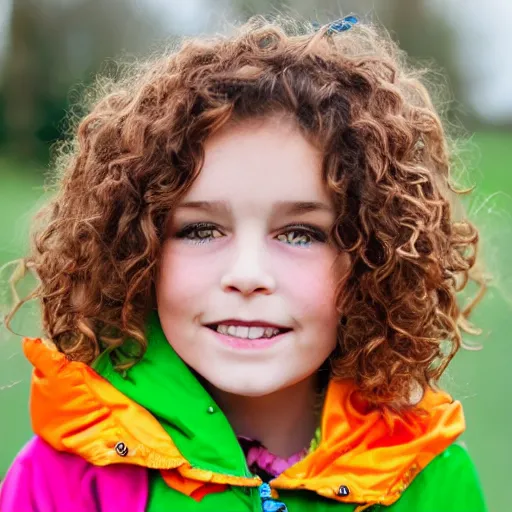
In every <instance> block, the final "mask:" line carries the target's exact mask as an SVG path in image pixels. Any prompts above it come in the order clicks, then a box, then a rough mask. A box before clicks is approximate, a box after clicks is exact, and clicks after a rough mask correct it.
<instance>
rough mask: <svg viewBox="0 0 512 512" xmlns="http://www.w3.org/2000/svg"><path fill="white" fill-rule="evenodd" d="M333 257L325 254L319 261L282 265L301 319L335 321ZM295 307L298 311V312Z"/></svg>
mask: <svg viewBox="0 0 512 512" xmlns="http://www.w3.org/2000/svg"><path fill="white" fill-rule="evenodd" d="M334 259H335V257H334V254H332V253H331V252H330V251H325V252H322V253H321V254H319V255H318V257H317V258H311V259H307V260H306V259H304V260H301V261H299V262H297V264H293V265H292V264H288V265H286V266H283V269H282V278H283V284H285V286H286V288H287V289H288V294H289V296H290V297H291V298H292V300H293V301H294V306H295V307H294V310H295V311H297V313H298V314H300V316H301V317H302V318H308V319H315V320H317V321H318V322H319V323H324V322H326V321H328V322H329V324H331V323H332V322H335V321H337V319H336V318H335V317H336V315H337V313H336V308H335V290H336V282H335V274H334V268H333V264H334ZM295 308H296V309H295Z"/></svg>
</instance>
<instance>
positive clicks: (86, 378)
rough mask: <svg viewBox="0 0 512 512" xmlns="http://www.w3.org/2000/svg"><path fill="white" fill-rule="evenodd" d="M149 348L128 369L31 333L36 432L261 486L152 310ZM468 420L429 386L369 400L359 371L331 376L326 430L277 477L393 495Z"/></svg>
mask: <svg viewBox="0 0 512 512" xmlns="http://www.w3.org/2000/svg"><path fill="white" fill-rule="evenodd" d="M147 337H148V349H147V351H146V353H145V355H144V357H143V359H142V360H141V361H140V362H139V363H137V364H136V365H135V366H134V367H133V368H131V369H130V370H129V371H127V373H126V375H125V376H121V375H120V374H119V373H117V372H116V371H114V369H113V367H112V364H111V362H110V359H109V358H108V356H106V355H104V356H102V357H100V359H99V360H98V361H97V362H96V363H95V364H94V369H93V368H91V367H89V366H87V365H85V364H83V363H79V362H72V361H69V360H68V359H67V358H66V357H65V356H64V355H63V354H61V353H59V352H58V351H56V350H55V348H52V347H49V346H48V344H47V343H45V342H43V341H42V340H40V339H28V338H27V339H25V340H24V351H25V354H26V356H27V357H28V359H29V360H30V361H31V363H32V364H33V365H34V367H35V369H34V373H33V381H32V396H31V415H32V423H33V428H34V431H35V433H36V434H38V435H39V436H40V437H42V438H43V439H44V440H45V441H47V442H48V443H49V444H51V445H52V446H53V447H54V448H55V449H57V450H60V451H66V452H72V453H76V454H78V455H79V456H81V457H82V458H84V459H85V460H87V461H88V462H90V463H91V464H95V465H109V464H116V463H128V464H136V465H140V466H144V467H148V468H153V469H159V470H161V471H162V475H163V476H164V479H165V480H166V482H167V483H168V484H169V485H170V486H172V487H174V488H176V489H178V490H180V491H182V492H185V493H187V494H190V495H193V493H198V494H201V493H202V492H203V493H204V492H205V488H208V489H209V490H208V491H207V492H210V491H212V490H213V491H215V490H216V487H215V486H217V490H220V489H221V488H222V486H225V485H244V486H257V485H260V484H261V480H260V479H259V478H257V477H253V476H252V475H251V474H250V473H249V471H248V469H247V465H246V462H245V457H244V455H243V452H242V450H241V448H240V446H239V444H238V441H237V439H236V436H235V434H234V432H233V430H232V429H231V427H230V425H229V422H228V421H227V419H226V417H225V416H224V414H223V413H222V411H221V410H220V409H219V408H218V407H217V405H216V404H215V402H214V401H213V399H212V398H211V397H210V395H209V394H208V392H207V391H206V390H205V388H204V387H203V386H202V385H201V383H200V382H199V380H198V379H197V378H196V377H195V375H194V374H193V372H191V371H190V369H189V368H188V367H187V365H186V364H185V363H184V362H183V361H182V360H181V359H180V358H179V356H178V355H177V354H176V353H175V352H174V350H173V349H172V348H171V346H170V345H169V343H168V342H167V340H166V338H165V336H164V334H163V331H162V329H161V327H160V323H159V321H158V317H157V316H156V315H153V316H152V317H151V319H150V321H149V323H148V330H147ZM463 430H464V417H463V413H462V407H461V404H460V403H459V402H456V401H453V400H452V399H451V397H450V396H449V395H448V394H446V393H443V392H434V391H433V390H428V391H427V393H426V394H425V396H424V397H423V400H422V401H421V402H420V404H419V407H418V409H417V410H413V411H407V412H405V413H403V414H401V415H399V414H398V413H395V412H393V411H391V410H388V409H370V408H368V407H367V406H366V405H365V403H364V402H363V401H362V400H361V399H360V397H359V394H358V391H357V389H356V387H355V385H354V383H353V382H351V381H349V380H336V381H332V382H331V383H330V384H329V387H328V390H327V395H326V399H325V404H324V410H323V414H322V420H321V440H320V443H319V445H318V447H317V448H316V449H315V450H314V451H312V452H311V453H310V454H309V455H308V456H306V458H305V459H303V460H302V461H300V462H299V463H297V464H295V465H294V466H292V467H291V468H289V469H288V470H286V471H285V472H284V473H283V474H282V475H280V476H279V477H277V478H276V479H275V480H273V481H272V483H271V485H272V486H273V487H274V488H276V489H309V490H311V491H315V492H316V493H318V494H320V495H322V496H325V497H328V498H331V499H334V500H338V501H342V502H355V503H368V504H371V503H381V504H383V505H390V504H392V503H394V502H395V501H396V500H397V499H398V498H399V497H400V495H401V493H402V492H403V491H404V489H405V488H406V487H407V486H408V484H409V483H410V481H411V480H412V479H413V478H414V476H415V475H416V474H417V473H419V471H421V470H422V469H423V468H424V467H425V466H426V465H427V464H428V463H429V462H430V461H431V460H432V459H433V458H434V457H435V456H436V455H438V454H439V453H441V452H442V451H444V450H445V449H446V448H447V447H448V446H449V445H450V444H451V443H452V442H453V441H454V440H455V439H456V438H457V437H458V436H459V435H460V434H461V433H462V432H463Z"/></svg>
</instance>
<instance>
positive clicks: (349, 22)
mask: <svg viewBox="0 0 512 512" xmlns="http://www.w3.org/2000/svg"><path fill="white" fill-rule="evenodd" d="M357 21H358V20H357V18H356V17H355V16H345V17H344V18H341V19H340V20H336V21H333V22H332V23H331V24H330V25H329V28H328V29H327V33H328V34H334V33H336V32H345V30H348V29H350V28H352V27H353V26H354V25H355V24H356V23H357Z"/></svg>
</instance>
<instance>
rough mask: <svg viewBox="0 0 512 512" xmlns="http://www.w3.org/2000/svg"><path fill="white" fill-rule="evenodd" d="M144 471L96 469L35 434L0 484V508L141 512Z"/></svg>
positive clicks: (8, 510)
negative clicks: (59, 450)
mask: <svg viewBox="0 0 512 512" xmlns="http://www.w3.org/2000/svg"><path fill="white" fill-rule="evenodd" d="M147 502H148V471H147V470H146V468H143V467H139V466H130V465H127V464H116V465H112V466H106V467H99V466H93V465H92V464H89V463H88V462H86V461H85V460H83V459H81V458H80V457H78V456H77V455H72V454H69V453H63V452H58V451H56V450H55V449H54V448H52V447H51V446H50V445H48V444H47V443H46V442H44V441H43V440H42V439H40V438H39V437H35V438H33V439H32V440H31V441H30V442H29V443H28V444H27V445H26V446H25V447H24V448H23V450H22V451H21V452H20V453H19V454H18V456H17V457H16V459H15V461H14V462H13V464H12V465H11V468H10V469H9V471H8V473H7V475H6V478H5V480H4V481H3V482H2V485H1V487H0V511H1V512H70V511H73V512H119V511H122V512H144V511H145V509H146V505H147Z"/></svg>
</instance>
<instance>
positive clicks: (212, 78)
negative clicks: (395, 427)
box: [25, 18, 478, 408]
mask: <svg viewBox="0 0 512 512" xmlns="http://www.w3.org/2000/svg"><path fill="white" fill-rule="evenodd" d="M290 25H293V23H292V24H290V23H289V22H288V23H280V22H279V21H267V20H265V19H263V18H256V19H252V20H250V21H249V22H248V23H246V24H245V25H243V26H241V27H239V28H238V29H237V30H236V31H235V33H233V34H231V35H229V36H215V37H212V38H204V39H189V40H185V41H183V42H182V43H181V45H180V47H179V48H178V49H177V50H176V51H174V52H170V53H167V54H166V55H164V56H159V57H157V58H155V59H152V60H149V61H146V62H145V63H144V64H142V65H140V64H138V65H136V67H135V71H134V72H133V69H132V70H130V72H129V73H126V74H124V75H123V76H122V77H121V78H118V79H112V80H110V81H109V80H105V79H104V80H103V82H101V83H100V82H98V84H97V86H96V89H95V92H96V93H97V99H96V100H95V101H94V102H93V103H92V106H91V107H90V109H89V113H88V114H87V115H86V116H85V117H84V118H83V120H81V122H80V123H79V125H78V128H77V130H76V137H75V140H74V143H73V144H71V146H70V149H69V150H68V151H65V152H64V158H61V159H60V160H59V165H57V168H58V170H59V171H60V174H59V178H58V193H57V195H56V196H55V197H54V199H53V200H52V201H51V202H50V204H49V205H48V206H47V207H46V208H45V210H44V211H43V212H42V213H41V215H40V221H41V224H39V226H38V227H37V228H36V230H35V232H34V235H33V249H32V253H31V254H30V255H29V257H28V258H27V259H26V260H25V261H26V264H27V265H28V266H31V267H32V268H33V269H34V270H35V272H36V274H37V276H38V277H39V280H40V282H39V285H38V287H37V288H36V289H35V290H34V292H33V293H32V294H31V295H30V297H29V298H38V299H39V300H40V302H41V305H42V314H43V326H44V330H45V332H46V334H47V335H48V336H49V337H50V339H51V340H52V341H53V342H54V343H55V344H56V346H57V347H58V349H59V350H60V351H62V352H63V353H65V354H66V355H67V356H68V357H69V358H71V359H73V360H79V361H83V362H85V363H88V364H89V363H91V362H92V361H93V360H94V359H95V357H97V355H98V354H99V352H100V351H102V350H105V349H119V348H120V347H123V346H125V343H126V342H127V341H128V340H132V341H133V342H135V345H136V347H138V355H137V357H140V356H141V355H142V354H143V352H144V350H145V347H146V343H147V340H146V339H145V334H144V332H145V322H146V319H147V315H148V313H149V310H150V309H151V308H153V307H154V306H155V298H154V283H155V277H156V271H157V265H158V261H159V255H160V251H161V245H162V241H163V237H164V233H165V229H164V227H165V224H166V220H167V219H168V216H169V213H170V212H172V210H173V207H174V206H175V205H176V204H177V202H178V201H179V199H180V198H181V197H182V196H183V195H184V194H185V193H186V191H187V190H188V189H189V188H190V186H191V185H192V183H193V182H194V179H195V178H196V177H197V176H198V174H199V172H200V170H201V166H202V161H203V158H204V145H205V141H206V139H208V137H210V136H211V135H212V134H213V133H214V132H215V131H216V130H218V129H220V128H221V127H222V126H224V125H225V124H226V123H227V122H229V121H230V120H233V119H236V120H244V119H248V118H254V117H262V116H267V115H270V114H273V113H275V112H282V113H286V114H288V115H291V116H293V118H294V119H295V120H296V122H297V125H298V126H299V127H300V129H301V130H302V132H303V133H304V134H305V135H306V136H307V137H308V138H309V140H311V141H314V143H315V144H317V146H318V147H319V148H320V149H321V151H322V155H323V166H322V173H323V179H324V181H325V184H326V187H327V189H328V190H329V191H330V193H331V195H332V197H333V200H334V202H335V204H336V207H337V217H336V221H335V223H334V225H333V227H332V232H331V238H332V241H333V243H335V244H336V247H337V248H338V249H339V251H340V252H341V251H345V252H346V253H348V254H349V255H350V259H351V269H350V273H349V275H348V277H347V278H346V279H345V280H344V281H343V283H341V281H340V286H339V287H338V293H337V306H338V308H339V309H338V310H339V314H340V322H339V329H338V330H339V332H338V340H339V345H338V348H337V350H336V351H335V353H334V354H333V357H332V361H331V364H332V366H331V367H332V375H333V378H336V377H344V378H347V377H348V378H352V379H354V380H355V381H356V383H357V384H358V386H359V388H360V390H361V393H362V394H363V396H364V397H365V398H366V399H367V400H369V401H370V402H371V403H373V404H376V405H380V404H387V405H390V406H393V407H397V408H400V407H406V406H408V404H409V398H410V393H411V392H412V391H414V390H415V389H416V388H418V385H419V386H421V387H422V388H423V389H424V388H425V387H426V386H435V384H436V382H437V380H438V379H439V377H440V376H441V374H442V373H443V371H444V369H445V368H446V366H447V364H448V363H449V362H450V360H451V359H452V357H453V356H454V354H455V353H456V352H457V350H458V349H459V347H460V346H461V325H464V323H465V319H464V311H462V310H461V308H460V307H459V305H458V303H457V297H456V294H457V292H458V291H460V290H461V289H462V288H464V286H465V285H466V283H467V281H468V276H469V272H470V270H471V268H472V267H473V265H474V263H475V258H476V248H477V243H478V232H477V230H476V228H475V227H474V226H473V225H472V224H471V223H470V222H468V221H466V220H464V219H455V218H454V217H455V216H454V214H453V207H452V200H451V196H456V195H457V194H458V193H459V192H456V190H455V189H454V187H453V185H452V184H451V177H450V171H451V163H450V160H451V156H450V152H449V150H448V145H447V136H446V134H445V131H444V129H443V125H442V122H441V120H440V117H439V114H438V113H437V112H436V110H435V108H434V106H433V104H432V100H431V97H430V95H429V93H428V90H427V87H426V85H425V83H424V82H425V81H424V80H423V72H422V71H418V70H415V69H413V68H412V67H410V66H409V65H408V64H407V61H406V58H405V56H404V54H403V53H402V52H401V51H400V50H399V48H398V47H397V46H396V44H395V43H393V42H392V40H391V39H390V37H389V36H388V35H387V34H386V33H384V32H383V31H381V30H380V29H378V28H376V27H374V26H373V25H369V24H368V25H361V26H355V27H354V28H352V29H351V30H349V31H347V32H343V33H340V34H332V33H331V32H330V31H328V28H327V27H323V28H320V29H319V30H314V29H313V27H309V26H304V25H300V26H298V25H295V26H294V27H292V28H290ZM471 307H472V306H471ZM471 307H469V308H468V311H469V310H470V309H471ZM135 360H136V358H135ZM133 363H134V361H133V360H132V362H131V364H133Z"/></svg>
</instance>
